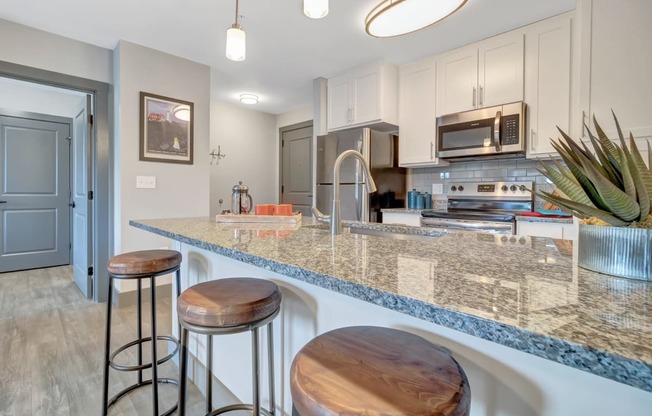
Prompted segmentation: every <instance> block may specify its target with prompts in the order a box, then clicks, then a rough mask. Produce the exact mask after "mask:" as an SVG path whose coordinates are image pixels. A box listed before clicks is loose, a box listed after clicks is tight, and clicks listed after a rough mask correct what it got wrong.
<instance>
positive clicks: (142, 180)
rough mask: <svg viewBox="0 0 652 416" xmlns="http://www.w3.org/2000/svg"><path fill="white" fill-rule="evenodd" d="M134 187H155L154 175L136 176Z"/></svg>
mask: <svg viewBox="0 0 652 416" xmlns="http://www.w3.org/2000/svg"><path fill="white" fill-rule="evenodd" d="M136 188H143V189H154V188H156V176H136Z"/></svg>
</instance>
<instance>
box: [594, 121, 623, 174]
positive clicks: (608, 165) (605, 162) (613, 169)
mask: <svg viewBox="0 0 652 416" xmlns="http://www.w3.org/2000/svg"><path fill="white" fill-rule="evenodd" d="M587 132H588V133H589V139H590V140H591V144H592V145H593V149H594V150H595V155H596V156H597V157H598V160H600V163H601V164H602V166H603V167H604V169H605V171H606V172H607V175H608V177H609V180H610V181H611V182H612V183H614V184H616V185H618V186H619V187H621V185H623V178H622V173H621V172H620V171H619V169H620V166H614V165H613V164H612V161H611V160H610V159H609V157H608V156H607V155H606V154H605V153H604V151H603V150H602V148H601V147H600V143H599V142H598V139H596V137H595V136H594V135H593V133H591V131H590V130H588V129H587Z"/></svg>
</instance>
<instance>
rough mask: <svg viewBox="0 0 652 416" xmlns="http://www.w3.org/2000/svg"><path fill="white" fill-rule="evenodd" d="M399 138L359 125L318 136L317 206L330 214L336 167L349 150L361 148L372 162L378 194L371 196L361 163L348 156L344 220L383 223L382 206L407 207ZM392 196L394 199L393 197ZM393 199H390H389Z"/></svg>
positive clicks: (343, 189)
mask: <svg viewBox="0 0 652 416" xmlns="http://www.w3.org/2000/svg"><path fill="white" fill-rule="evenodd" d="M398 140H399V139H398V137H397V136H395V135H393V134H390V133H383V132H379V131H375V130H371V129H369V128H359V129H353V130H347V131H341V132H337V133H330V134H327V135H325V136H318V137H317V199H316V206H317V209H318V210H320V211H321V212H323V213H324V214H326V215H329V214H330V212H331V206H332V202H333V186H334V184H333V166H334V165H335V159H337V157H338V156H339V155H340V154H341V153H342V152H343V151H345V150H349V149H353V150H357V151H359V152H360V153H362V155H363V156H364V158H365V160H366V161H367V163H369V164H370V169H371V176H372V177H373V178H374V181H375V182H376V187H377V188H378V191H377V193H374V194H371V195H369V194H368V193H367V190H366V184H365V177H364V174H363V173H362V169H361V167H360V162H358V161H357V160H356V159H354V158H348V159H346V160H345V161H344V162H343V163H342V166H341V169H340V209H341V213H342V219H343V220H352V221H370V222H380V221H381V216H380V208H381V203H382V201H384V205H385V206H384V207H387V208H389V207H392V206H390V205H392V204H393V205H396V206H401V207H403V206H405V205H404V199H401V198H404V196H405V179H406V171H405V169H403V168H399V167H398ZM390 197H391V198H390ZM390 200H391V201H392V202H387V201H390Z"/></svg>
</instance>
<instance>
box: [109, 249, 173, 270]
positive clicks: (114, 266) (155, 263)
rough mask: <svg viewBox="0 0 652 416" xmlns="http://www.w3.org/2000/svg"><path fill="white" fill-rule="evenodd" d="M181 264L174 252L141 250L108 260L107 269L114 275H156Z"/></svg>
mask: <svg viewBox="0 0 652 416" xmlns="http://www.w3.org/2000/svg"><path fill="white" fill-rule="evenodd" d="M180 264H181V253H179V252H178V251H175V250H143V251H132V252H130V253H123V254H118V255H117V256H113V257H111V258H110V259H109V262H108V264H107V269H108V270H109V273H111V274H115V275H130V274H156V273H159V272H162V271H165V270H169V269H172V268H174V267H177V266H178V265H180Z"/></svg>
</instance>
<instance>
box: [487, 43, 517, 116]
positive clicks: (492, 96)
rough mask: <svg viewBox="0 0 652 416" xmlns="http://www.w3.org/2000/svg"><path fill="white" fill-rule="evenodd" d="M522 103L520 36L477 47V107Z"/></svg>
mask: <svg viewBox="0 0 652 416" xmlns="http://www.w3.org/2000/svg"><path fill="white" fill-rule="evenodd" d="M514 101H523V34H522V33H516V34H509V35H504V36H499V37H495V38H491V39H489V40H487V41H484V42H482V43H481V44H480V46H479V48H478V107H491V106H494V105H500V104H505V103H511V102H514Z"/></svg>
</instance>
